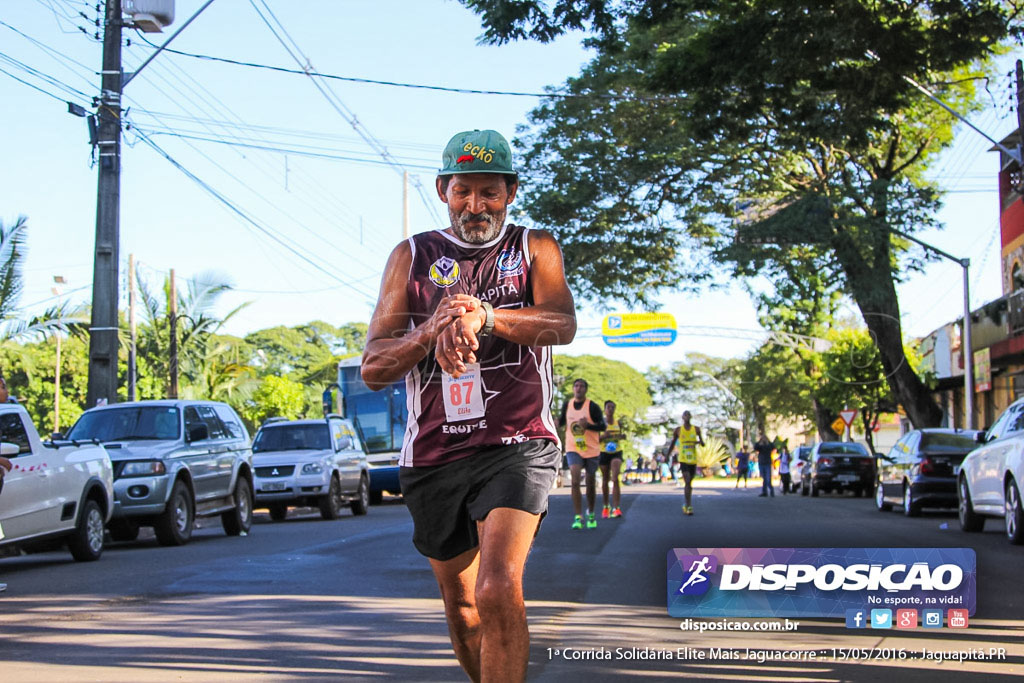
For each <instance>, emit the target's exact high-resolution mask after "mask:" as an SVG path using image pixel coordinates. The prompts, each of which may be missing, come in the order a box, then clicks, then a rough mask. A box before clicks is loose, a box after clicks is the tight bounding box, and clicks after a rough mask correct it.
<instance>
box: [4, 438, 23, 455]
mask: <svg viewBox="0 0 1024 683" xmlns="http://www.w3.org/2000/svg"><path fill="white" fill-rule="evenodd" d="M18 453H21V447H20V446H18V444H16V443H11V442H10V441H4V442H3V443H0V455H2V456H4V457H7V456H10V455H17V454H18Z"/></svg>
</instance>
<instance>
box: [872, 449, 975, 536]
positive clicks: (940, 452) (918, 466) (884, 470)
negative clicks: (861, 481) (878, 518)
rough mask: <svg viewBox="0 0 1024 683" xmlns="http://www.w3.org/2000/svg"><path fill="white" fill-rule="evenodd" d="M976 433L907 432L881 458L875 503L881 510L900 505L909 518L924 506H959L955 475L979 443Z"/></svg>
mask: <svg viewBox="0 0 1024 683" xmlns="http://www.w3.org/2000/svg"><path fill="white" fill-rule="evenodd" d="M977 435H978V432H977V431H976V430H973V429H972V430H963V429H914V430H912V431H909V432H907V433H906V434H904V435H903V436H902V437H901V438H900V440H899V441H897V442H896V443H895V445H893V447H892V448H891V449H889V452H888V453H887V454H886V455H882V456H879V457H878V486H877V487H876V489H875V505H876V506H877V507H878V509H879V510H881V511H886V510H891V509H892V506H893V505H900V506H902V508H903V514H905V515H906V516H908V517H915V516H917V515H919V514H920V513H921V508H925V507H950V508H952V507H956V505H957V497H956V477H957V474H958V473H959V472H960V464H961V463H962V462H963V460H964V457H965V456H966V455H967V454H968V453H970V452H971V451H972V450H974V448H975V447H976V446H977V445H978V443H977V440H976V439H977Z"/></svg>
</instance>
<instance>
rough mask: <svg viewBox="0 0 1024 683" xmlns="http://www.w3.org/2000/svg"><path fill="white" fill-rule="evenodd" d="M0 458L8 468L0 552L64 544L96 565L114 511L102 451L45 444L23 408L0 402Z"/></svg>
mask: <svg viewBox="0 0 1024 683" xmlns="http://www.w3.org/2000/svg"><path fill="white" fill-rule="evenodd" d="M0 455H3V456H4V457H5V458H8V459H9V460H10V461H11V465H12V469H11V471H10V472H8V473H7V474H6V475H5V476H4V478H3V484H2V487H0V551H3V550H7V549H10V548H11V547H14V546H17V547H21V548H24V549H26V550H33V549H45V548H49V547H51V546H52V545H54V544H55V543H67V546H68V549H69V550H70V551H71V554H72V555H73V556H74V558H75V559H76V560H80V561H89V560H98V559H99V557H100V555H101V554H102V553H103V528H104V526H105V525H106V523H107V520H109V519H110V515H111V513H112V512H113V510H114V474H113V468H112V467H111V463H110V456H109V455H108V454H107V451H106V449H104V448H103V446H101V445H98V444H93V443H72V444H61V445H60V446H59V447H58V446H55V445H53V444H50V443H46V444H44V443H43V442H42V441H40V439H39V434H38V433H37V432H36V428H35V426H34V425H33V424H32V419H31V418H30V417H29V416H28V413H27V412H25V409H24V408H23V407H21V406H20V405H17V404H14V403H0Z"/></svg>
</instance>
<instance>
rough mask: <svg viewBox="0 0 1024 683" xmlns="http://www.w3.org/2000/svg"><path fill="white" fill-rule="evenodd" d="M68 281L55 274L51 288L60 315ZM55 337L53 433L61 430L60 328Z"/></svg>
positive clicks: (61, 314)
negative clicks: (61, 299) (61, 300)
mask: <svg viewBox="0 0 1024 683" xmlns="http://www.w3.org/2000/svg"><path fill="white" fill-rule="evenodd" d="M67 283H68V281H67V280H65V279H64V276H63V275H54V276H53V287H52V288H51V289H50V291H51V292H53V295H54V296H55V297H57V311H58V315H60V316H61V317H64V314H63V312H62V311H61V306H60V297H61V295H62V294H64V285H66V284H67ZM54 337H56V339H57V362H56V364H55V368H54V371H53V433H54V434H56V433H57V432H59V431H60V330H59V329H58V330H57V331H56V332H55V333H54Z"/></svg>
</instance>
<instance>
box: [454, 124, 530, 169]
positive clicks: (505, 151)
mask: <svg viewBox="0 0 1024 683" xmlns="http://www.w3.org/2000/svg"><path fill="white" fill-rule="evenodd" d="M441 164H442V167H441V170H439V171H438V172H437V175H455V174H456V173H502V174H504V175H518V174H517V173H516V172H515V170H514V169H513V168H512V150H511V149H510V148H509V146H508V141H507V140H506V139H505V138H504V137H503V136H502V135H501V133H499V132H498V131H496V130H479V129H477V130H467V131H463V132H461V133H456V134H455V135H454V136H452V139H451V140H449V141H448V144H447V145H446V146H445V148H444V154H442V155H441Z"/></svg>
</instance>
